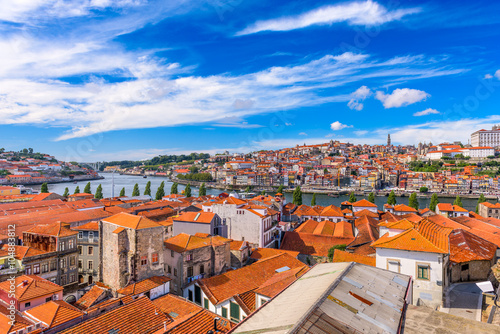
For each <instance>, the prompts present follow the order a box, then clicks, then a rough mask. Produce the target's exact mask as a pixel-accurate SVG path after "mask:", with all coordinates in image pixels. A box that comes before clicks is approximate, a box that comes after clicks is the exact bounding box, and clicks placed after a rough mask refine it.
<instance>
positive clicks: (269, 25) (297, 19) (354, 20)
mask: <svg viewBox="0 0 500 334" xmlns="http://www.w3.org/2000/svg"><path fill="white" fill-rule="evenodd" d="M418 12H420V8H407V9H396V10H388V9H387V8H385V7H384V6H382V5H381V4H379V3H377V2H374V1H371V0H369V1H354V2H348V3H342V4H336V5H328V6H323V7H320V8H317V9H313V10H311V11H308V12H305V13H303V14H300V15H297V16H286V17H281V18H277V19H270V20H263V21H257V22H255V23H254V24H252V25H250V26H248V27H246V28H245V29H243V30H241V31H239V32H237V33H236V35H237V36H241V35H248V34H255V33H258V32H261V31H289V30H295V29H301V28H305V27H309V26H314V25H331V24H334V23H340V22H345V23H347V24H349V25H356V26H373V25H381V24H384V23H387V22H391V21H398V20H401V18H402V17H404V16H406V15H410V14H415V13H418Z"/></svg>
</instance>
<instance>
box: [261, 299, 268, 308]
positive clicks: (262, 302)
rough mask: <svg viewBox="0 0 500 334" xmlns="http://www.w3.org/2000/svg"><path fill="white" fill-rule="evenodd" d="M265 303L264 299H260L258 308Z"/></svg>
mask: <svg viewBox="0 0 500 334" xmlns="http://www.w3.org/2000/svg"><path fill="white" fill-rule="evenodd" d="M266 302H267V300H266V299H263V298H261V299H260V306H262V305H264V304H265V303H266Z"/></svg>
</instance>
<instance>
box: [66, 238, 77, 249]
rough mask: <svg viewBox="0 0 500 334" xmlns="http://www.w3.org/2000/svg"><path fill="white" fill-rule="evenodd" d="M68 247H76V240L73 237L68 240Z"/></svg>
mask: <svg viewBox="0 0 500 334" xmlns="http://www.w3.org/2000/svg"><path fill="white" fill-rule="evenodd" d="M68 248H69V249H73V248H75V240H73V239H69V242H68Z"/></svg>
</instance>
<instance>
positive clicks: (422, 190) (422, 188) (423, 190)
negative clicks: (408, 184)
mask: <svg viewBox="0 0 500 334" xmlns="http://www.w3.org/2000/svg"><path fill="white" fill-rule="evenodd" d="M419 191H420V192H421V193H426V192H428V191H429V188H427V187H420V190H419Z"/></svg>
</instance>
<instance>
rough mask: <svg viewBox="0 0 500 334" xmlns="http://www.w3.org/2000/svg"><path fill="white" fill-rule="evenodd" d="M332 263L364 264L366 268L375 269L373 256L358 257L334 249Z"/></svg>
mask: <svg viewBox="0 0 500 334" xmlns="http://www.w3.org/2000/svg"><path fill="white" fill-rule="evenodd" d="M332 262H356V263H361V264H366V265H368V266H372V267H376V266H377V259H376V257H375V256H366V255H358V254H353V253H348V252H344V251H342V250H340V249H336V250H335V252H334V253H333V260H332Z"/></svg>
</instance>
